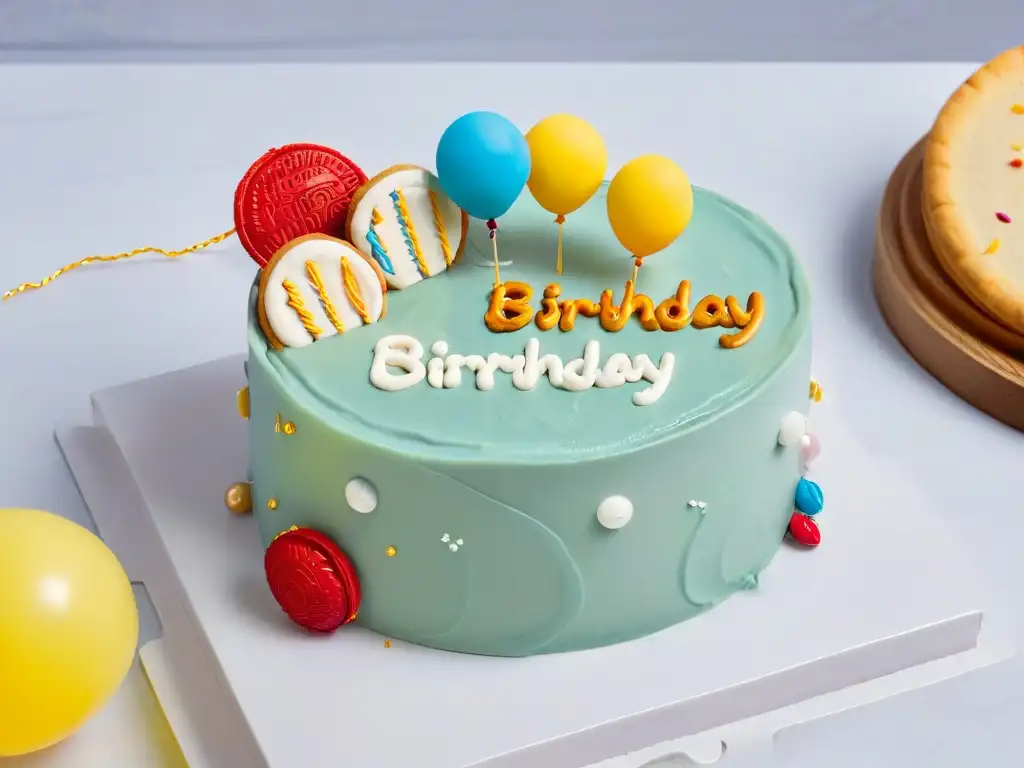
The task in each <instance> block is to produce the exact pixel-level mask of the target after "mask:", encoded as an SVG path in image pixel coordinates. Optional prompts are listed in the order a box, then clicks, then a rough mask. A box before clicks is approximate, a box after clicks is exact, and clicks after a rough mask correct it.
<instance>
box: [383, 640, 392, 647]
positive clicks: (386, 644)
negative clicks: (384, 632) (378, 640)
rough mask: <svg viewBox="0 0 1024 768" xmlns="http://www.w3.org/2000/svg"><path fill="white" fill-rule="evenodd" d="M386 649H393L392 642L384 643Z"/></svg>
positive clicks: (386, 641)
mask: <svg viewBox="0 0 1024 768" xmlns="http://www.w3.org/2000/svg"><path fill="white" fill-rule="evenodd" d="M384 647H385V648H390V647H391V641H390V640H385V641H384Z"/></svg>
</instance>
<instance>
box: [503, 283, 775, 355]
mask: <svg viewBox="0 0 1024 768" xmlns="http://www.w3.org/2000/svg"><path fill="white" fill-rule="evenodd" d="M561 296H562V286H560V285H559V284H558V283H551V284H550V285H549V286H547V287H546V288H545V289H544V298H543V299H542V300H541V309H540V310H539V311H537V312H536V314H534V310H533V306H532V305H531V304H530V300H531V299H532V298H533V288H531V287H530V285H528V284H527V283H521V282H516V281H509V282H505V283H498V284H497V285H495V286H494V290H492V291H491V300H490V305H489V306H488V308H487V313H486V314H485V315H484V322H485V323H486V324H487V327H488V328H489V329H490V330H491V331H493V332H494V333H511V332H513V331H518V330H520V329H521V328H525V327H526V326H527V325H528V324H529V322H530V320H531V319H532V320H533V321H534V323H535V324H536V326H537V327H538V328H539V329H540V330H542V331H550V330H551V329H552V328H554V327H555V326H558V328H559V329H560V330H562V331H571V330H572V329H573V327H574V326H575V324H576V318H577V317H579V316H581V315H582V316H583V317H596V318H598V321H599V322H600V323H601V327H602V328H604V329H605V330H606V331H609V332H612V333H614V332H616V331H621V330H622V329H623V328H625V327H626V323H628V322H629V318H631V317H636V318H637V320H638V321H639V322H640V325H641V326H642V327H643V328H644V330H647V331H658V330H661V331H679V330H682V329H683V328H685V327H686V326H688V325H692V326H693V327H694V328H697V329H704V328H739V329H740V330H739V331H738V332H737V333H731V334H729V333H726V334H722V336H721V337H719V340H718V342H719V344H721V345H722V346H723V347H725V348H726V349H736V348H737V347H742V346H743V345H744V344H746V343H747V342H748V341H750V340H751V339H752V338H754V334H756V333H757V330H758V328H760V327H761V321H762V320H763V319H764V297H763V296H761V294H760V293H758V292H757V291H754V292H753V293H751V294H750V296H749V297H748V298H747V306H746V309H744V308H743V307H742V306H740V302H739V300H738V299H737V298H736V297H735V296H726V297H725V298H724V299H722V298H720V297H718V296H716V295H714V294H709V295H707V296H705V297H704V298H702V299H701V300H700V301H699V302H697V306H696V307H694V308H693V311H692V312H691V311H690V306H689V305H690V281H689V280H683V281H682V282H680V283H679V287H678V288H677V289H676V293H675V295H674V296H669V297H668V298H667V299H665V300H664V301H662V302H661V303H660V304H657V305H655V303H654V301H653V300H652V299H651V297H650V296H646V295H645V294H642V293H635V292H634V289H633V281H632V280H627V281H626V290H625V292H624V294H623V296H622V301H621V302H619V303H618V304H616V303H615V302H614V298H613V294H612V291H611V289H606V290H604V291H603V292H602V293H601V298H600V299H599V300H598V302H597V303H594V302H593V301H591V300H590V299H562V298H561Z"/></svg>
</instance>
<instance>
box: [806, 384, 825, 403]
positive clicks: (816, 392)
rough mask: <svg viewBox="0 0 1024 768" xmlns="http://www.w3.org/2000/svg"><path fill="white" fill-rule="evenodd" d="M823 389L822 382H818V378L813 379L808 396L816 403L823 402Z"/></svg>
mask: <svg viewBox="0 0 1024 768" xmlns="http://www.w3.org/2000/svg"><path fill="white" fill-rule="evenodd" d="M822 393H823V390H822V388H821V384H819V383H818V380H817V379H811V386H810V389H809V391H808V393H807V396H808V397H809V398H810V399H811V400H813V401H814V402H816V403H820V402H821V395H822Z"/></svg>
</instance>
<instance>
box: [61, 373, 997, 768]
mask: <svg viewBox="0 0 1024 768" xmlns="http://www.w3.org/2000/svg"><path fill="white" fill-rule="evenodd" d="M244 384H245V379H244V374H243V368H242V358H241V357H231V358H227V359H224V360H219V361H216V362H213V363H208V364H205V365H201V366H198V367H195V368H190V369H187V370H183V371H178V372H175V373H171V374H167V375H164V376H160V377H156V378H153V379H148V380H144V381H139V382H135V383H132V384H128V385H125V386H122V387H117V388H114V389H109V390H105V391H102V392H99V393H97V394H96V395H94V398H93V404H94V416H95V422H96V423H95V426H89V427H69V428H66V429H61V430H59V431H58V440H59V442H60V445H61V448H62V450H63V451H64V455H65V457H66V459H67V461H68V464H69V466H70V467H71V470H72V472H73V473H74V475H75V478H76V481H77V482H78V484H79V488H80V489H81V492H82V495H83V497H84V498H85V501H86V503H87V504H88V505H89V508H90V510H91V512H92V514H93V517H94V519H95V521H96V524H97V526H98V528H99V530H100V532H101V534H102V535H103V536H104V538H105V539H106V541H107V542H108V544H109V545H110V546H111V547H112V548H113V549H114V551H115V552H116V553H117V554H118V556H119V557H120V558H121V560H122V562H123V563H124V565H125V567H126V569H127V570H128V572H129V575H130V576H131V578H132V579H133V580H134V581H141V582H143V583H144V584H145V585H146V587H147V589H148V591H149V594H150V596H151V597H152V600H153V602H154V604H155V606H156V610H157V612H158V614H159V616H160V619H161V622H162V625H163V628H164V637H163V638H162V639H161V640H159V641H156V642H154V643H151V644H150V645H148V646H147V647H146V648H144V649H143V654H142V657H143V662H144V663H145V664H146V667H147V671H148V672H149V674H150V677H151V679H152V681H153V685H154V688H155V690H156V691H157V694H158V696H159V697H160V700H161V703H162V705H163V706H164V708H165V711H166V712H167V715H168V719H169V721H170V722H171V724H172V727H173V728H174V730H175V734H176V735H177V737H178V739H179V742H180V744H181V746H182V750H183V751H184V753H185V755H186V758H187V759H188V760H189V762H190V764H191V765H192V766H193V768H220V766H228V765H232V766H233V765H245V766H253V767H254V768H258V766H260V765H266V766H270V767H271V768H292V766H295V765H302V766H304V768H321V766H322V767H323V768H337V767H338V766H343V767H344V768H347V767H348V766H352V767H353V768H412V767H413V766H415V767H416V768H435V767H436V768H518V767H520V766H522V767H523V768H585V767H587V766H590V767H591V768H641V767H644V768H655V766H666V767H667V766H678V765H686V764H710V763H715V764H716V765H724V766H729V768H733V767H734V766H741V765H745V764H752V765H757V766H764V765H766V764H768V762H770V759H771V758H770V755H771V751H772V739H773V736H774V734H775V733H777V732H778V731H779V730H780V729H782V728H784V727H787V726H789V725H792V724H795V723H798V722H804V721H807V720H810V719H814V718H818V717H822V716H824V715H827V714H830V713H834V712H837V711H840V710H843V709H848V708H850V707H852V706H857V705H860V704H864V703H867V702H870V701H876V700H879V699H882V698H886V697H887V696H890V695H892V694H894V693H898V692H901V691H905V690H911V689H914V688H918V687H921V686H923V685H927V684H929V683H932V682H936V681H938V680H941V679H945V678H949V677H952V676H955V675H958V674H962V673H964V672H967V671H969V670H972V669H976V668H980V667H982V666H987V665H989V664H992V663H994V662H996V661H999V660H1001V659H1004V658H1007V657H1008V656H1009V655H1011V654H1012V643H1011V642H1010V641H1009V639H1008V637H1009V636H1008V633H1007V632H1006V631H1005V628H1004V627H1003V626H1002V624H1001V620H1000V617H999V614H998V613H993V611H992V607H991V606H990V605H989V602H988V600H987V597H986V593H985V590H984V589H983V587H982V585H981V584H980V583H979V581H978V579H977V577H976V575H975V570H974V568H973V566H972V564H971V563H970V562H967V561H966V559H965V557H964V554H963V552H962V550H961V548H960V547H959V546H958V545H957V542H956V541H955V540H954V539H952V538H951V537H950V535H949V534H948V533H947V532H946V531H945V530H944V529H943V528H942V527H941V526H940V524H939V522H938V520H937V519H936V518H935V517H934V516H933V515H930V514H929V512H928V510H927V508H926V507H925V505H924V503H923V501H922V499H921V497H920V496H919V494H917V493H916V492H915V489H914V488H912V487H910V486H908V485H907V484H906V483H905V482H904V481H903V480H902V478H900V477H898V476H897V475H895V474H894V473H892V472H891V471H890V470H889V469H888V468H887V467H885V466H884V465H882V464H880V463H877V462H875V461H874V460H873V459H872V458H871V456H870V455H869V454H868V452H867V451H866V450H865V449H864V448H863V447H862V446H860V445H858V444H857V443H856V442H855V441H854V440H853V439H852V438H851V437H850V436H849V433H848V432H847V431H846V430H845V429H844V428H843V426H842V423H841V421H839V420H838V419H836V418H830V419H828V420H827V424H824V425H819V426H820V427H821V428H820V429H819V432H820V433H821V436H822V438H823V442H824V444H825V450H824V452H823V455H822V457H821V458H820V459H819V461H818V462H817V463H816V464H815V467H814V469H815V475H814V476H815V478H816V479H817V480H819V482H821V484H822V486H823V488H824V489H825V494H826V498H827V506H826V510H825V511H824V512H823V513H822V514H821V515H820V516H819V517H820V518H821V525H822V530H823V538H824V541H823V543H822V545H821V547H820V548H819V549H817V550H814V551H797V550H795V549H792V548H790V547H789V546H784V547H783V549H782V551H781V552H780V554H779V555H778V557H776V559H775V561H774V562H773V563H772V565H771V566H770V568H769V569H768V570H767V571H766V572H765V573H764V574H763V575H762V578H761V581H760V585H759V587H758V588H757V589H756V590H754V591H752V592H747V593H741V594H739V595H736V596H734V597H733V598H731V599H730V600H728V601H727V602H726V603H724V604H723V605H721V606H718V607H716V608H715V609H713V610H712V611H710V612H709V613H707V614H705V615H703V616H701V617H699V618H697V619H694V620H691V621H689V622H685V623H684V624H682V625H679V626H676V627H673V628H671V629H668V630H665V631H663V632H660V633H658V634H656V635H653V636H651V637H648V638H644V639H641V640H637V641H634V642H631V643H625V644H622V645H618V646H612V647H610V648H604V649H598V650H594V651H585V652H579V653H572V654H561V655H549V656H539V657H534V658H529V659H496V658H485V657H475V656H467V655H460V654H452V653H445V652H439V651H433V650H429V649H424V648H420V647H417V646H412V645H407V644H404V643H401V642H397V641H395V642H394V643H393V644H392V645H391V647H385V645H384V639H385V638H383V637H381V636H379V635H377V634H375V633H373V632H370V631H367V630H364V629H362V628H359V627H345V628H343V629H342V630H341V631H339V632H337V633H336V634H334V635H332V636H329V637H312V636H309V635H307V634H305V633H303V632H301V631H300V630H298V629H297V628H296V627H294V626H293V625H291V624H290V623H289V622H288V620H287V619H286V618H285V616H284V615H283V614H282V613H281V611H280V609H279V608H278V607H277V606H276V604H275V603H274V601H273V599H272V597H271V596H270V594H269V591H268V590H267V588H266V584H265V581H264V578H263V570H262V547H261V545H260V541H259V538H258V536H257V533H256V529H255V523H254V521H253V520H252V519H251V518H248V517H242V518H237V517H233V516H231V515H230V514H229V513H228V512H227V510H226V509H225V508H224V505H223V494H224V490H225V488H226V487H227V486H228V485H229V484H231V483H232V482H235V481H240V480H244V479H245V475H246V455H245V430H246V425H245V422H244V421H242V420H240V419H239V418H238V415H237V413H236V411H235V393H236V391H237V389H239V388H240V387H242V386H244Z"/></svg>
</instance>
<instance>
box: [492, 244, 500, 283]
mask: <svg viewBox="0 0 1024 768" xmlns="http://www.w3.org/2000/svg"><path fill="white" fill-rule="evenodd" d="M495 234H497V233H495ZM491 245H492V246H494V284H495V285H501V267H500V266H499V264H498V238H497V237H492V238H491Z"/></svg>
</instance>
